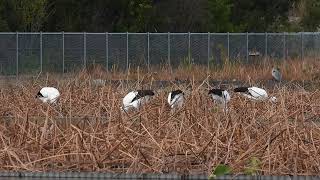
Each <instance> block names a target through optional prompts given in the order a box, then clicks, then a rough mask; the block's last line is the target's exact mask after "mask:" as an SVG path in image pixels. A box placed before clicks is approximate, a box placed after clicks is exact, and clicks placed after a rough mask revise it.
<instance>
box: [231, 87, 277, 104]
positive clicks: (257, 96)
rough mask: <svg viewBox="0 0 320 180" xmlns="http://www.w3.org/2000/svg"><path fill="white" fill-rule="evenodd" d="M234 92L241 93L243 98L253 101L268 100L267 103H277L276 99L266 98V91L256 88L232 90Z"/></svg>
mask: <svg viewBox="0 0 320 180" xmlns="http://www.w3.org/2000/svg"><path fill="white" fill-rule="evenodd" d="M234 92H237V93H241V94H242V95H243V96H245V97H247V98H249V99H251V100H255V101H265V100H267V99H269V101H271V102H273V103H275V102H276V101H277V98H276V97H273V96H272V97H270V98H268V93H267V91H266V90H264V89H262V88H258V87H254V86H253V87H237V88H235V89H234Z"/></svg>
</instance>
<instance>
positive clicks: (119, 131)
mask: <svg viewBox="0 0 320 180" xmlns="http://www.w3.org/2000/svg"><path fill="white" fill-rule="evenodd" d="M305 63H309V65H310V66H308V68H309V70H308V73H307V74H306V73H305V72H302V71H303V70H302V68H301V66H304V65H305ZM270 66H271V65H269V64H266V65H264V66H263V65H261V66H258V67H257V68H256V69H254V68H252V66H240V65H239V66H238V67H235V66H230V67H227V66H224V67H223V71H220V72H210V73H211V74H210V76H208V75H205V74H206V73H205V72H202V70H201V69H196V68H193V70H192V71H191V70H190V71H183V70H182V69H181V70H180V71H179V70H178V71H177V73H176V76H175V77H172V75H171V74H170V73H168V72H165V71H163V72H160V71H158V73H152V74H148V73H144V72H142V71H141V70H135V71H132V72H130V75H126V76H127V77H126V78H123V77H124V76H123V75H122V74H120V73H116V72H105V71H104V70H103V69H102V68H98V69H97V68H96V67H93V68H90V67H89V69H88V70H87V71H83V72H80V73H77V74H73V75H67V76H66V77H65V76H64V77H59V76H57V75H49V74H48V76H46V75H42V76H39V77H37V78H34V79H29V80H22V79H20V81H19V83H18V85H16V84H9V83H7V84H6V85H5V86H4V87H3V88H2V89H1V91H0V100H1V102H2V103H3V104H4V106H1V107H0V115H1V118H0V132H1V133H0V157H1V159H2V161H1V162H0V169H1V170H9V171H22V170H23V171H100V172H105V171H107V172H131V173H135V172H137V173H147V172H153V173H167V172H170V173H172V172H178V173H191V174H195V173H205V174H207V175H208V177H209V176H210V175H212V176H210V177H213V178H214V177H216V176H218V175H221V174H226V173H232V174H250V175H256V174H259V175H260V174H262V175H267V174H277V175H287V174H295V175H299V174H300V175H306V174H314V175H316V174H319V172H320V169H319V167H318V165H317V164H319V163H320V162H319V160H320V158H319V154H318V153H317V152H318V149H319V148H320V142H319V138H320V128H319V122H320V116H319V112H320V109H319V100H320V91H319V84H318V86H317V83H319V81H317V80H313V81H312V85H313V86H312V87H308V88H307V87H305V86H306V84H304V81H300V82H296V81H290V80H298V79H299V80H304V79H311V78H309V76H310V75H311V74H312V73H315V74H316V72H317V71H318V69H319V67H320V66H319V64H317V63H315V62H312V61H305V62H301V61H300V62H298V61H293V62H291V63H290V64H289V63H288V64H286V65H280V68H282V71H283V72H284V79H286V80H287V82H284V83H280V84H277V83H273V84H271V85H268V86H267V85H266V84H264V83H265V81H264V82H261V80H267V79H269V74H270ZM199 72H201V73H199ZM240 73H241V74H240ZM309 73H310V74H309ZM203 74H204V75H203ZM257 75H258V78H255V77H256V76H257ZM228 76H230V77H228ZM234 76H236V77H238V78H237V79H238V80H240V79H241V80H242V83H241V84H253V85H259V86H262V87H267V90H268V93H269V94H270V96H276V97H277V98H278V102H277V103H276V104H271V103H270V102H256V103H255V102H251V101H248V100H247V99H245V98H243V97H242V96H239V95H237V94H234V93H232V91H231V89H232V88H233V87H234V86H235V85H236V84H233V83H229V84H224V83H222V84H220V85H215V86H214V85H213V84H212V83H211V80H217V79H218V78H220V77H221V78H224V79H231V78H233V77H234ZM183 77H185V78H189V80H190V81H186V82H184V83H174V82H171V83H170V80H173V79H174V78H178V79H182V78H183ZM247 77H250V78H247ZM97 78H101V79H104V80H108V79H122V80H125V79H128V80H129V79H133V80H134V81H133V82H130V81H128V82H126V81H122V82H120V81H115V82H113V81H106V82H105V83H101V84H100V83H99V84H97V83H96V82H97V81H96V82H95V81H93V80H94V79H97ZM242 78H243V79H242ZM155 80H168V81H169V84H168V85H167V86H166V87H162V88H160V87H159V86H158V85H157V84H156V83H155ZM42 86H55V87H57V88H58V89H59V90H60V91H61V98H60V99H59V102H58V104H56V105H52V106H47V105H45V104H42V103H40V102H39V101H37V100H36V99H35V98H34V95H35V94H36V93H37V91H38V90H39V89H40V87H42ZM219 86H221V87H224V88H227V89H229V90H230V93H231V97H232V100H231V102H230V104H229V105H228V106H229V111H228V113H227V114H225V113H222V110H221V109H219V108H214V104H213V103H212V100H211V98H210V97H209V96H208V95H207V91H208V89H210V88H212V87H219ZM178 87H179V88H181V89H182V90H184V91H185V92H186V103H185V106H184V107H183V108H182V109H181V110H178V111H176V112H170V109H169V107H168V105H167V104H166V97H167V95H168V92H169V90H171V89H175V88H178ZM137 88H144V89H149V88H151V89H154V90H155V91H156V96H155V97H154V98H153V100H152V101H150V102H149V103H148V104H146V106H144V107H143V108H142V109H141V110H140V111H136V112H130V113H128V114H126V113H121V111H120V108H119V107H120V105H121V101H122V97H123V96H124V95H125V94H126V93H127V92H128V91H129V90H132V89H137ZM292 162H294V163H292ZM218 167H219V168H218Z"/></svg>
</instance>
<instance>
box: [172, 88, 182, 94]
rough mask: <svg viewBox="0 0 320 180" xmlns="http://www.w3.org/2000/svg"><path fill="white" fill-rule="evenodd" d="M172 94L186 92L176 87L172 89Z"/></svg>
mask: <svg viewBox="0 0 320 180" xmlns="http://www.w3.org/2000/svg"><path fill="white" fill-rule="evenodd" d="M171 94H184V92H183V91H181V89H176V90H173V91H171Z"/></svg>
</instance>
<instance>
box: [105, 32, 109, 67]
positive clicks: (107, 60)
mask: <svg viewBox="0 0 320 180" xmlns="http://www.w3.org/2000/svg"><path fill="white" fill-rule="evenodd" d="M108 35H109V33H108V32H106V68H107V71H109V36H108Z"/></svg>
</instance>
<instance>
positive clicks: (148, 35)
mask: <svg viewBox="0 0 320 180" xmlns="http://www.w3.org/2000/svg"><path fill="white" fill-rule="evenodd" d="M147 61H148V72H150V33H149V32H147Z"/></svg>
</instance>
